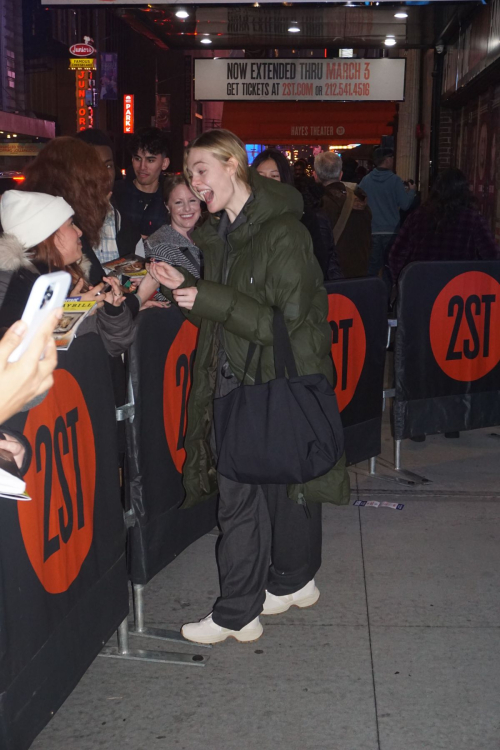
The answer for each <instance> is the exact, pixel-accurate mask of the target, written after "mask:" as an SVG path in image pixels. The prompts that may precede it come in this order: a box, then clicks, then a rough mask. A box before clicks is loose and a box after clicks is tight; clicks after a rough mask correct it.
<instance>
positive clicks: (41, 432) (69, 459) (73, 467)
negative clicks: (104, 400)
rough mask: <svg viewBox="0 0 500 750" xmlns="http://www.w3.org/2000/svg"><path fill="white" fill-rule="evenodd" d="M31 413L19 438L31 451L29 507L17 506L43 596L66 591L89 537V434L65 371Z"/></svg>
mask: <svg viewBox="0 0 500 750" xmlns="http://www.w3.org/2000/svg"><path fill="white" fill-rule="evenodd" d="M54 379H55V383H54V387H53V388H52V389H51V390H50V391H49V393H48V394H47V396H46V397H45V399H44V400H43V401H42V403H41V404H40V405H39V406H36V407H35V408H34V409H31V410H30V412H29V415H28V419H27V420H26V426H25V429H24V434H25V436H26V438H27V439H28V440H29V442H30V444H31V447H32V449H33V458H32V460H31V465H30V468H29V470H28V473H27V474H26V477H25V481H26V489H27V492H28V494H29V495H30V496H31V498H32V499H31V501H28V502H19V503H18V504H17V507H18V513H19V524H20V527H21V533H22V536H23V540H24V546H25V548H26V552H27V553H28V557H29V559H30V562H31V564H32V566H33V569H34V571H35V573H36V574H37V576H38V578H39V579H40V582H41V584H42V586H43V587H44V589H45V590H46V591H48V592H49V594H61V593H62V592H63V591H67V590H68V588H69V587H70V586H71V584H72V583H73V581H74V580H75V578H76V577H77V575H78V573H79V572H80V568H81V567H82V564H83V561H84V560H85V558H86V557H87V555H88V553H89V550H90V546H91V544H92V537H93V533H94V491H95V475H96V460H95V446H94V433H93V431H92V423H91V421H90V415H89V413H88V410H87V405H86V403H85V399H84V397H83V393H82V391H81V389H80V386H79V385H78V383H77V382H76V380H75V378H74V377H73V376H72V375H70V373H69V372H67V371H66V370H56V371H55V372H54Z"/></svg>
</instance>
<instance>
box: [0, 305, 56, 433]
mask: <svg viewBox="0 0 500 750" xmlns="http://www.w3.org/2000/svg"><path fill="white" fill-rule="evenodd" d="M61 316H62V309H61V308H58V309H57V310H54V311H53V312H52V313H50V315H48V316H47V318H46V320H45V322H44V323H43V324H42V325H41V326H40V327H39V328H38V330H37V331H36V333H35V334H34V335H33V337H32V341H31V344H30V346H29V347H28V349H27V351H26V352H24V354H23V355H22V356H21V358H20V359H19V360H18V361H17V362H9V361H8V359H9V355H10V354H11V352H13V351H14V349H16V348H17V347H18V345H19V342H20V341H22V340H23V337H24V336H25V335H26V333H27V326H26V324H25V323H23V322H22V321H21V320H18V321H17V323H14V325H12V326H11V327H10V328H9V330H8V331H7V332H6V333H5V335H4V337H3V338H2V339H1V340H0V424H1V423H2V422H5V421H6V420H7V419H9V418H10V417H11V416H12V415H13V414H16V412H18V411H20V409H22V408H23V406H25V404H27V403H29V402H30V401H32V399H34V398H35V397H36V396H40V395H41V394H42V393H45V392H46V391H48V389H49V388H50V387H51V386H52V384H53V382H54V378H53V376H52V372H53V370H54V368H55V367H56V366H57V349H56V342H55V341H54V339H53V337H52V333H53V331H54V328H56V326H57V324H58V323H59V321H60V320H61ZM42 355H44V356H43V359H42Z"/></svg>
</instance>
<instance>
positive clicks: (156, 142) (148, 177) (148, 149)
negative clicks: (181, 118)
mask: <svg viewBox="0 0 500 750" xmlns="http://www.w3.org/2000/svg"><path fill="white" fill-rule="evenodd" d="M130 150H131V152H132V167H133V169H134V174H135V178H134V179H133V180H128V179H127V180H123V181H121V182H117V183H116V185H115V190H114V199H115V202H116V207H117V208H118V210H119V212H120V214H121V215H122V216H126V217H127V220H128V222H129V224H130V226H131V228H132V231H133V234H134V239H135V240H136V242H138V241H139V240H140V238H141V237H143V238H144V237H149V235H150V234H153V232H156V230H157V229H159V228H160V227H161V226H163V224H166V223H167V222H168V211H167V209H166V207H165V204H164V202H163V192H162V185H161V176H162V172H165V171H166V170H167V169H168V165H169V164H170V158H169V153H170V152H169V144H168V139H167V136H166V135H165V133H163V132H162V131H161V130H159V129H158V128H145V129H144V130H140V131H139V132H138V133H137V134H136V135H135V137H134V139H133V140H132V143H131V147H130Z"/></svg>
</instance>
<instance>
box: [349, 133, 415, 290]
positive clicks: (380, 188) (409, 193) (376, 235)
mask: <svg viewBox="0 0 500 750" xmlns="http://www.w3.org/2000/svg"><path fill="white" fill-rule="evenodd" d="M373 161H374V164H375V169H374V170H373V171H372V172H370V173H369V174H367V175H366V177H363V179H362V180H361V182H360V183H359V187H360V188H361V189H362V190H363V191H364V192H365V193H366V195H367V198H368V205H369V206H370V208H371V212H372V252H371V257H370V264H369V268H368V273H369V275H370V276H377V275H378V274H379V272H380V270H381V269H382V268H384V267H385V266H387V259H388V257H389V251H390V249H391V246H392V243H393V242H394V240H395V239H396V235H397V233H398V230H399V225H400V213H399V212H400V210H401V211H407V210H408V209H409V208H410V206H411V204H412V203H413V200H414V198H415V185H410V187H409V188H408V190H407V189H406V188H405V185H404V182H403V180H402V179H401V177H398V176H397V175H396V174H394V172H393V171H392V170H393V167H394V151H393V150H392V149H391V148H377V149H376V150H375V153H374V155H373Z"/></svg>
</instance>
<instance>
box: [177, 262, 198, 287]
mask: <svg viewBox="0 0 500 750" xmlns="http://www.w3.org/2000/svg"><path fill="white" fill-rule="evenodd" d="M176 268H177V270H178V271H180V272H181V273H182V274H183V275H184V281H183V282H182V284H179V286H178V287H177V289H186V288H187V287H191V286H197V285H198V279H197V278H196V276H193V274H192V273H190V272H189V271H188V270H187V269H186V268H182V267H181V266H176Z"/></svg>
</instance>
